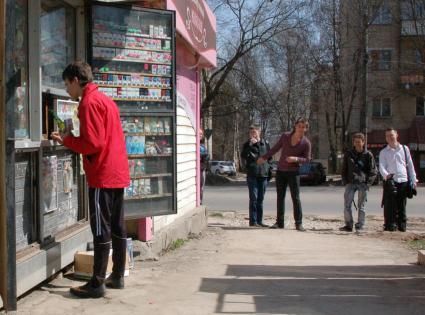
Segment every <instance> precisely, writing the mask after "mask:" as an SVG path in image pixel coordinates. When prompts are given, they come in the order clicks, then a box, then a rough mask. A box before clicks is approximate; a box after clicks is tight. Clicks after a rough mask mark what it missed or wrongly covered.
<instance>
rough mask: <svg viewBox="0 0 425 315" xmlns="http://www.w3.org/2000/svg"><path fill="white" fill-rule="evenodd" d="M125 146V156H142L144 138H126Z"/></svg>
mask: <svg viewBox="0 0 425 315" xmlns="http://www.w3.org/2000/svg"><path fill="white" fill-rule="evenodd" d="M125 145H126V149H127V154H144V153H145V137H144V136H126V137H125Z"/></svg>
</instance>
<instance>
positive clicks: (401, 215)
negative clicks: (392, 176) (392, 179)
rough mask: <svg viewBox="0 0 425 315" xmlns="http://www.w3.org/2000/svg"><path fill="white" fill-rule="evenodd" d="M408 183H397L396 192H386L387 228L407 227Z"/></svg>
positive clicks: (385, 221) (385, 220)
mask: <svg viewBox="0 0 425 315" xmlns="http://www.w3.org/2000/svg"><path fill="white" fill-rule="evenodd" d="M407 185H408V183H407V182H404V183H395V186H396V187H397V192H396V193H389V192H385V197H384V226H385V229H387V230H395V229H397V228H398V229H400V230H405V229H406V222H407V217H406V203H407V202H406V187H407Z"/></svg>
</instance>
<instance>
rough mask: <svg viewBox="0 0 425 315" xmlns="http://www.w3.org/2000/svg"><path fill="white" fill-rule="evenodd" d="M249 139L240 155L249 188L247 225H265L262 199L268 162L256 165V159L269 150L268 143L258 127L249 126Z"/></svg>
mask: <svg viewBox="0 0 425 315" xmlns="http://www.w3.org/2000/svg"><path fill="white" fill-rule="evenodd" d="M249 137H250V139H249V140H248V141H247V142H245V144H244V145H243V149H242V153H241V156H242V158H243V159H244V160H245V165H246V170H247V176H246V178H247V183H248V190H249V226H256V227H260V226H262V227H267V225H266V224H264V223H263V200H264V194H265V193H266V187H267V183H268V181H269V180H270V174H271V172H270V171H271V170H270V164H269V163H268V162H269V161H266V162H265V163H264V164H262V165H257V159H258V158H259V157H261V156H262V155H264V154H266V153H267V152H268V151H269V150H270V145H269V143H268V142H267V141H266V140H264V139H262V138H261V130H260V128H259V127H256V126H251V127H250V128H249Z"/></svg>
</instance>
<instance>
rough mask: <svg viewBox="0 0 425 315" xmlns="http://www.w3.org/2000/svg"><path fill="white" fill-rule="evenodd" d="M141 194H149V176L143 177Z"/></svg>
mask: <svg viewBox="0 0 425 315" xmlns="http://www.w3.org/2000/svg"><path fill="white" fill-rule="evenodd" d="M143 194H144V195H150V194H151V180H150V179H149V178H145V179H144V185H143Z"/></svg>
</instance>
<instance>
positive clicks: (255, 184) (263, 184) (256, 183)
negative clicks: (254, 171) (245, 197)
mask: <svg viewBox="0 0 425 315" xmlns="http://www.w3.org/2000/svg"><path fill="white" fill-rule="evenodd" d="M246 181H247V183H248V190H249V224H250V225H253V224H262V223H263V200H264V194H265V193H266V188H267V183H268V182H267V177H250V176H248V177H247V179H246Z"/></svg>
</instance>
